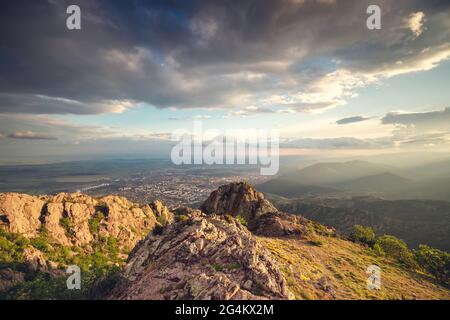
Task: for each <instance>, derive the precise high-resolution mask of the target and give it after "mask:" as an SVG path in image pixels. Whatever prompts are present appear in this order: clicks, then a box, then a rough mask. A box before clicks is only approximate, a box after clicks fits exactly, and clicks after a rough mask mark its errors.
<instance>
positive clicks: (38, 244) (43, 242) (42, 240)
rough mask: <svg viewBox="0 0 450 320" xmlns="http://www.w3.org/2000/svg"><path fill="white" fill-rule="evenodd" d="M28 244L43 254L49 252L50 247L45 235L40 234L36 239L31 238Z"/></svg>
mask: <svg viewBox="0 0 450 320" xmlns="http://www.w3.org/2000/svg"><path fill="white" fill-rule="evenodd" d="M30 242H31V245H32V246H33V247H35V248H36V249H38V250H40V251H42V252H44V253H47V252H49V250H50V245H49V243H48V237H47V234H46V233H42V232H41V233H40V234H39V236H38V237H36V238H32V239H31V240H30Z"/></svg>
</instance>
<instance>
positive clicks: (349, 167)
mask: <svg viewBox="0 0 450 320" xmlns="http://www.w3.org/2000/svg"><path fill="white" fill-rule="evenodd" d="M393 169H394V168H393V167H389V166H386V165H381V164H375V163H371V162H367V161H360V160H354V161H349V162H328V163H318V164H314V165H311V166H309V167H306V168H304V169H301V170H299V171H292V172H289V174H286V175H284V176H283V177H282V178H284V179H287V180H291V181H296V182H297V183H300V184H304V185H332V184H336V183H339V182H345V181H349V180H352V179H357V178H362V177H365V176H371V175H376V174H382V173H385V172H389V171H392V170H393Z"/></svg>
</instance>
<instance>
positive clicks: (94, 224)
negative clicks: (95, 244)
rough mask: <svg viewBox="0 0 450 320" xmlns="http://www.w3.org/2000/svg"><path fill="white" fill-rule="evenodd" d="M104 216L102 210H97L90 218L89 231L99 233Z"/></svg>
mask: <svg viewBox="0 0 450 320" xmlns="http://www.w3.org/2000/svg"><path fill="white" fill-rule="evenodd" d="M104 218H105V215H104V214H103V213H102V212H100V211H97V212H96V213H95V215H94V216H93V217H92V218H91V219H90V220H89V231H90V232H91V233H92V234H98V232H99V230H100V223H101V222H102V220H103V219H104Z"/></svg>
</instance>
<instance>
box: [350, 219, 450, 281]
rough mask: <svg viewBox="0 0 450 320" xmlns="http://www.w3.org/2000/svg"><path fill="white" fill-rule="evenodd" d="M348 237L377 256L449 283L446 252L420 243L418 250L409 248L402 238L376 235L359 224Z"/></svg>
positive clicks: (449, 262)
mask: <svg viewBox="0 0 450 320" xmlns="http://www.w3.org/2000/svg"><path fill="white" fill-rule="evenodd" d="M349 239H350V240H351V241H353V242H357V243H362V244H365V245H367V246H369V248H370V250H371V251H372V252H373V253H374V254H376V255H378V256H384V257H387V258H390V259H393V260H395V261H398V262H400V263H401V264H402V265H404V266H405V267H407V268H410V269H414V270H416V269H420V270H422V271H424V272H427V273H429V274H430V275H432V276H434V277H435V278H436V279H437V280H438V281H440V282H442V283H444V284H449V279H450V254H448V253H447V252H444V251H441V250H438V249H435V248H431V247H429V246H426V245H420V246H419V250H410V249H409V248H408V245H407V244H406V243H405V242H404V241H403V240H401V239H398V238H396V237H394V236H392V235H383V236H380V237H376V236H375V232H374V231H373V229H372V228H370V227H365V226H361V225H355V226H354V230H353V232H352V233H351V234H350V236H349Z"/></svg>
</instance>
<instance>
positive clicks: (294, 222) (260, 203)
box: [200, 182, 308, 237]
mask: <svg viewBox="0 0 450 320" xmlns="http://www.w3.org/2000/svg"><path fill="white" fill-rule="evenodd" d="M200 209H201V210H202V211H203V212H205V213H206V214H220V215H227V214H229V215H232V216H234V217H237V216H239V217H241V218H243V219H244V220H245V221H246V222H247V224H248V228H249V229H250V230H251V231H252V232H254V233H255V234H258V235H264V236H274V237H277V236H286V235H292V234H298V235H301V234H304V233H305V232H306V228H305V226H306V224H307V223H308V222H307V220H306V219H303V218H302V217H300V216H292V215H289V214H286V213H283V212H280V211H278V210H277V209H276V208H275V207H274V206H273V205H272V204H271V203H270V202H269V201H267V200H266V199H264V195H263V194H262V193H260V192H258V191H256V190H255V188H253V187H252V186H251V185H249V184H248V183H245V182H240V183H231V184H228V185H224V186H221V187H220V188H219V189H217V190H215V191H213V192H212V193H211V195H210V196H209V197H208V199H207V200H206V201H205V202H204V203H203V205H202V206H201V207H200Z"/></svg>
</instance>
